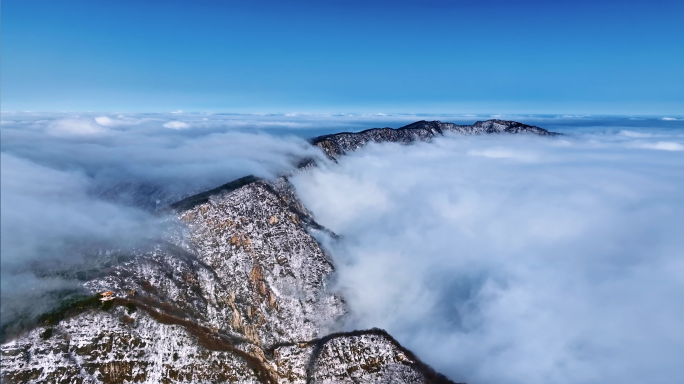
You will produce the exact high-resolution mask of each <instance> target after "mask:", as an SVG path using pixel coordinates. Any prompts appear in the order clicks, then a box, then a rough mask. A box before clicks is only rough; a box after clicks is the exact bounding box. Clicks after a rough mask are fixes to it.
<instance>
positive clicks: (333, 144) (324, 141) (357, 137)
mask: <svg viewBox="0 0 684 384" xmlns="http://www.w3.org/2000/svg"><path fill="white" fill-rule="evenodd" d="M447 132H453V133H459V134H464V135H475V134H485V133H486V134H492V133H528V134H534V135H541V136H554V135H559V133H555V132H549V131H547V130H546V129H543V128H539V127H535V126H532V125H527V124H522V123H518V122H516V121H505V120H487V121H478V122H476V123H475V124H473V125H457V124H454V123H442V122H441V121H425V120H423V121H417V122H415V123H412V124H409V125H406V126H404V127H401V128H398V129H394V128H373V129H367V130H365V131H361V132H356V133H352V132H341V133H336V134H332V135H324V136H319V137H316V138H313V139H311V140H310V142H311V144H313V145H316V146H318V147H319V148H321V149H322V150H323V152H325V154H326V155H327V156H328V157H329V158H330V159H332V160H336V159H338V158H339V157H340V156H342V155H344V154H345V153H347V152H351V151H355V150H357V149H359V148H361V147H363V146H364V145H366V144H367V143H369V142H375V143H382V142H392V143H402V144H408V143H411V142H414V141H428V140H430V139H432V138H433V137H435V136H441V135H444V134H445V133H447Z"/></svg>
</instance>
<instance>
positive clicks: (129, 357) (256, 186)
mask: <svg viewBox="0 0 684 384" xmlns="http://www.w3.org/2000/svg"><path fill="white" fill-rule="evenodd" d="M446 132H454V133H460V134H491V133H517V134H519V133H529V134H535V135H544V136H548V135H555V134H556V133H552V132H549V131H547V130H545V129H542V128H539V127H534V126H529V125H525V124H521V123H517V122H512V121H501V120H488V121H484V122H477V123H475V124H474V125H471V126H464V125H455V124H452V123H442V122H439V121H432V122H427V121H419V122H416V123H413V124H410V125H407V126H405V127H402V128H399V129H391V128H378V129H369V130H366V131H362V132H358V133H347V132H344V133H337V134H333V135H325V136H320V137H317V138H314V139H311V141H310V142H311V144H313V145H315V146H318V147H320V148H321V149H322V150H323V152H324V153H325V154H326V155H327V156H328V157H329V158H331V159H333V160H336V161H337V160H339V158H340V157H341V156H343V155H344V154H345V153H348V152H350V151H354V150H356V149H358V148H361V147H362V146H364V145H365V144H367V143H369V142H399V143H404V144H408V143H411V142H413V141H418V140H421V141H426V140H430V139H432V138H434V137H435V136H439V135H443V134H444V133H446ZM309 166H314V164H312V163H311V162H309V163H306V162H305V163H303V164H302V165H301V167H300V170H299V172H306V168H307V167H309ZM159 213H160V214H161V215H164V217H166V218H167V219H168V220H169V221H171V222H175V223H177V225H176V226H175V227H174V228H175V229H173V230H169V232H168V233H167V234H165V235H164V237H163V238H162V239H159V241H157V242H155V243H153V244H149V245H147V246H144V247H140V248H139V249H138V250H137V251H135V252H129V253H127V254H123V255H122V254H120V253H117V252H102V253H101V255H99V256H97V259H96V260H94V261H93V262H92V263H91V264H89V265H88V266H87V268H89V273H87V274H79V273H78V272H81V271H74V270H73V269H67V268H65V269H64V270H59V268H58V267H56V269H55V270H54V271H53V273H54V274H55V275H59V276H61V277H63V278H72V279H78V278H79V277H78V276H88V277H87V278H83V277H80V279H81V281H82V285H83V287H84V288H85V289H86V290H87V291H89V292H90V293H89V294H87V295H68V296H65V297H64V299H63V300H62V301H61V302H60V303H56V305H55V309H54V310H53V311H51V312H48V313H45V314H43V315H41V316H40V317H39V318H37V319H32V320H26V321H24V322H23V323H21V324H14V325H12V324H10V325H9V326H6V327H5V328H4V329H3V333H4V335H3V340H4V341H3V344H2V356H1V367H2V382H3V383H8V384H9V383H74V384H75V383H79V384H80V383H223V382H226V383H227V382H238V383H264V384H266V383H268V384H275V383H302V384H303V383H307V384H308V383H371V382H372V383H452V382H451V381H450V380H449V379H447V378H446V377H444V376H443V375H441V374H439V373H436V372H435V371H434V370H433V369H432V368H430V367H429V366H428V365H426V364H425V363H423V362H421V361H420V359H419V358H418V357H417V356H415V355H414V354H413V353H411V352H410V351H409V350H407V349H406V348H404V347H402V346H401V345H400V344H399V343H398V342H397V341H396V340H395V339H393V338H392V337H391V336H390V335H389V334H388V333H387V332H385V331H383V330H380V329H371V330H361V331H353V332H336V330H337V326H338V324H339V323H340V321H341V320H342V319H343V318H344V317H345V316H347V315H349V314H350V313H349V308H348V307H347V306H346V304H345V300H344V297H342V296H341V294H340V293H339V292H336V291H334V286H333V284H332V278H333V277H334V273H335V266H334V264H333V261H332V258H331V256H330V255H328V254H326V252H325V251H324V250H323V249H322V247H321V245H320V244H319V243H318V242H317V241H316V239H315V237H314V236H313V235H315V234H316V233H317V232H321V231H324V232H327V233H330V232H329V231H327V230H326V229H325V228H323V227H322V226H321V225H319V224H317V223H316V221H315V218H314V217H313V215H312V214H311V213H310V212H309V211H308V210H307V209H306V207H304V205H303V204H302V203H301V202H300V201H299V199H298V197H297V194H296V191H295V190H294V188H293V187H292V185H291V184H290V183H289V181H288V176H282V177H279V178H278V179H276V180H275V181H266V180H263V179H259V178H256V177H253V176H246V177H243V178H240V179H238V180H235V181H232V182H230V183H228V184H225V185H222V186H220V187H218V188H215V189H213V190H210V191H207V192H203V193H200V194H197V195H193V196H190V197H187V198H185V199H182V200H180V201H178V202H177V203H174V204H171V205H170V206H169V207H168V208H166V209H164V210H161V211H160V212H159ZM333 235H334V234H333ZM84 268H86V267H84Z"/></svg>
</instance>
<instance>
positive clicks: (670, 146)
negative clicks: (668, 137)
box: [631, 141, 684, 151]
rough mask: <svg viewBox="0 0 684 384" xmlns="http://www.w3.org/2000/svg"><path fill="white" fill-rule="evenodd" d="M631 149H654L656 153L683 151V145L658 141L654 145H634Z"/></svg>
mask: <svg viewBox="0 0 684 384" xmlns="http://www.w3.org/2000/svg"><path fill="white" fill-rule="evenodd" d="M631 147H632V148H643V149H655V150H658V151H684V145H682V144H679V143H675V142H673V141H658V142H655V143H634V144H632V145H631Z"/></svg>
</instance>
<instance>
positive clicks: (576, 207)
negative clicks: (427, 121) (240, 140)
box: [294, 128, 684, 384]
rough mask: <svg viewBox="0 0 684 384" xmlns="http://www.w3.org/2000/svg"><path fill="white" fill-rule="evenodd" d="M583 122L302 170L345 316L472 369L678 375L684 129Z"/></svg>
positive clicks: (502, 373)
mask: <svg viewBox="0 0 684 384" xmlns="http://www.w3.org/2000/svg"><path fill="white" fill-rule="evenodd" d="M591 131H594V132H597V131H603V128H600V129H599V130H596V129H592V128H587V129H583V130H581V132H583V133H577V131H574V132H575V133H573V131H568V132H570V134H569V135H567V136H564V137H560V138H541V137H530V136H509V135H501V136H475V137H473V136H456V135H450V136H448V137H445V138H440V139H437V140H435V141H434V142H432V143H419V144H415V145H410V146H401V145H396V144H382V145H375V144H374V145H369V146H367V147H366V148H364V149H362V150H360V151H358V152H356V153H353V154H351V155H349V156H347V157H345V158H343V159H341V161H340V163H339V164H337V165H331V166H328V167H320V168H318V169H314V170H312V171H311V172H308V173H304V174H301V175H299V176H297V177H296V178H295V179H294V182H295V185H296V187H297V190H298V192H299V194H300V196H301V198H302V199H303V202H304V204H305V205H306V206H307V207H309V208H310V209H311V210H312V211H313V213H314V214H315V215H316V217H317V220H318V221H319V222H320V223H321V224H323V225H325V226H327V227H328V228H330V229H332V230H333V231H335V232H337V233H338V234H340V235H342V239H341V240H339V241H336V242H331V243H330V244H329V246H330V247H331V248H332V254H333V255H334V257H335V258H336V261H337V264H338V271H339V286H340V287H341V288H342V289H343V290H344V291H345V294H346V297H347V298H348V303H349V305H350V306H351V309H352V313H353V318H351V319H349V324H348V325H347V326H348V328H369V327H382V328H385V329H387V330H388V331H389V332H390V333H391V334H392V335H394V336H395V337H396V338H397V339H398V340H399V341H400V342H402V343H404V344H405V345H406V346H407V347H408V348H410V349H413V350H414V351H415V352H416V353H417V354H418V356H420V357H421V358H423V359H424V360H425V361H427V362H428V363H429V364H431V365H433V366H434V367H435V368H436V369H437V370H438V371H441V372H444V373H445V374H447V375H448V376H449V377H450V378H451V379H453V380H455V381H466V382H468V383H471V384H480V383H498V384H506V383H521V384H522V383H524V384H537V383H538V384H542V383H573V384H577V383H620V382H622V383H637V382H648V383H673V382H675V381H677V380H678V378H681V377H684V365H683V364H682V356H684V327H683V326H682V319H684V300H683V299H682V298H684V236H683V234H684V150H682V149H684V148H683V144H684V132H682V131H679V133H677V131H676V130H674V131H673V130H669V131H666V130H661V131H656V130H622V131H619V130H616V129H611V132H610V133H590V132H591ZM673 132H674V133H673Z"/></svg>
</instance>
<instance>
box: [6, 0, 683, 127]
mask: <svg viewBox="0 0 684 384" xmlns="http://www.w3.org/2000/svg"><path fill="white" fill-rule="evenodd" d="M683 4H684V3H683V2H674V1H672V2H668V1H642V2H637V1H620V2H617V1H616V2H612V1H602V2H598V1H593V2H588V1H587V2H585V1H572V2H548V1H545V2H541V1H517V2H504V1H450V2H446V1H419V2H418V1H416V2H412V1H391V2H390V1H375V2H368V1H363V2H362V1H337V0H328V1H279V2H271V1H249V2H248V1H204V0H197V1H164V2H161V1H140V0H138V1H128V0H118V1H92V0H91V1H59V2H57V1H35V0H21V1H18V0H5V1H3V2H2V16H1V17H2V35H1V39H2V40H1V43H2V60H1V72H0V76H1V85H0V87H1V89H0V91H1V92H2V99H1V102H2V110H3V111H23V110H33V111H64V110H68V111H103V112H109V111H130V112H140V111H160V112H168V111H173V110H183V111H215V112H244V113H264V112H273V113H287V112H311V113H318V112H405V113H433V112H440V113H590V114H645V115H648V114H674V115H684V70H682V68H684V29H682V28H681V20H682V16H684V5H683Z"/></svg>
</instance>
